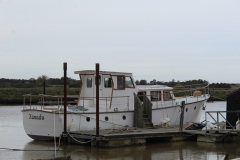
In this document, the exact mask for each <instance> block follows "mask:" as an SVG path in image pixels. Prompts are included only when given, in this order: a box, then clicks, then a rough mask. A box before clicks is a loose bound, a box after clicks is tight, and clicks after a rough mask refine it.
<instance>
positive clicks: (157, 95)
mask: <svg viewBox="0 0 240 160" xmlns="http://www.w3.org/2000/svg"><path fill="white" fill-rule="evenodd" d="M150 94H151V101H161V91H151V92H150Z"/></svg>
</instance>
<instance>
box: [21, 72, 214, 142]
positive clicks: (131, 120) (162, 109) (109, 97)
mask: <svg viewBox="0 0 240 160" xmlns="http://www.w3.org/2000/svg"><path fill="white" fill-rule="evenodd" d="M75 74H79V76H80V79H81V87H80V92H79V95H78V96H77V97H76V100H77V105H74V106H73V105H68V107H67V130H68V131H83V130H95V129H96V85H95V77H96V72H95V71H94V70H83V71H76V72H75ZM199 92H200V91H198V93H197V94H195V95H194V96H184V97H175V96H174V94H173V88H172V87H167V86H164V85H139V86H138V85H136V84H135V82H134V79H133V76H132V73H125V72H109V71H100V72H99V128H100V130H101V129H120V128H123V127H139V126H140V127H145V128H147V127H149V126H148V124H147V123H145V122H139V121H143V119H144V118H142V119H141V118H140V119H137V118H136V116H137V113H136V109H139V106H140V107H142V105H143V103H144V102H141V101H143V97H146V98H145V99H147V100H148V101H150V102H151V103H150V102H149V104H150V111H151V113H148V114H149V115H148V116H147V118H148V119H149V122H150V123H151V125H152V127H154V126H161V125H170V126H171V125H179V124H180V114H181V107H180V105H181V102H182V101H185V110H184V124H187V123H190V122H199V121H200V117H201V114H202V112H203V110H204V108H205V102H206V101H207V99H208V98H209V97H210V95H209V94H208V93H204V94H203V93H199ZM39 96H40V97H41V99H42V101H44V99H45V98H46V97H52V98H54V97H55V98H57V99H58V102H59V105H57V106H55V107H53V108H50V107H49V106H47V107H45V106H44V105H43V104H44V103H42V105H40V106H32V105H31V104H30V105H26V103H25V102H24V107H23V110H22V115H23V126H24V129H25V132H26V134H27V135H28V136H29V137H31V138H33V139H36V140H51V139H53V138H54V137H57V138H58V137H60V136H61V134H62V132H63V129H64V114H63V113H64V110H63V106H62V97H61V96H59V97H58V96H47V95H39ZM27 97H30V99H31V98H32V97H33V95H24V100H25V101H26V98H27ZM136 97H138V98H137V99H136ZM30 102H31V100H30ZM134 106H135V107H134ZM136 106H137V108H136ZM143 110H144V109H143ZM146 112H147V111H146ZM141 114H142V113H141ZM144 114H145V113H144ZM141 116H142V115H140V117H141ZM145 118H146V117H145Z"/></svg>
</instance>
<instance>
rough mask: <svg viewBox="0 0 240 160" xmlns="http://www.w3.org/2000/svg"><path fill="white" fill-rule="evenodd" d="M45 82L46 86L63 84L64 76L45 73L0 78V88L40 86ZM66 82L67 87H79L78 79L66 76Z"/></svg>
mask: <svg viewBox="0 0 240 160" xmlns="http://www.w3.org/2000/svg"><path fill="white" fill-rule="evenodd" d="M44 84H45V86H46V87H49V86H55V85H63V84H64V78H63V77H61V78H48V77H47V76H45V75H42V76H39V77H38V78H37V79H35V78H30V79H28V80H25V79H6V78H1V79H0V88H36V87H42V86H43V85H44ZM67 84H68V87H69V88H79V87H80V80H75V79H72V78H67Z"/></svg>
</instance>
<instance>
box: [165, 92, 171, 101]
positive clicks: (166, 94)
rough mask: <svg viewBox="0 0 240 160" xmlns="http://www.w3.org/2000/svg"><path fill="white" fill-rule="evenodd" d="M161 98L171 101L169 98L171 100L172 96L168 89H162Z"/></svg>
mask: <svg viewBox="0 0 240 160" xmlns="http://www.w3.org/2000/svg"><path fill="white" fill-rule="evenodd" d="M163 100H164V101H171V100H173V97H172V95H171V92H170V91H163Z"/></svg>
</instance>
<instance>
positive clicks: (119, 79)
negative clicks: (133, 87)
mask: <svg viewBox="0 0 240 160" xmlns="http://www.w3.org/2000/svg"><path fill="white" fill-rule="evenodd" d="M124 82H125V76H117V86H118V89H125V83H124Z"/></svg>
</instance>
